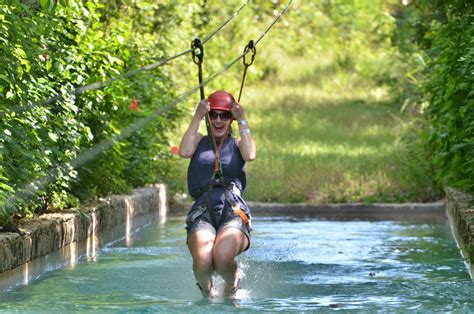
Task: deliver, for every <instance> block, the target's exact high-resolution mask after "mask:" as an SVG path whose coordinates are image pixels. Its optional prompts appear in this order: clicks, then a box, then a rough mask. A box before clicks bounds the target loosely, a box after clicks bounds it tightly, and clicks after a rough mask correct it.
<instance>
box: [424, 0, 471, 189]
mask: <svg viewBox="0 0 474 314" xmlns="http://www.w3.org/2000/svg"><path fill="white" fill-rule="evenodd" d="M445 10H446V11H445V12H446V16H447V21H446V22H445V23H442V22H434V23H433V24H432V25H431V28H430V30H429V32H428V33H427V34H426V36H427V37H429V38H430V40H431V41H432V45H431V47H430V49H429V50H428V54H429V62H428V66H427V68H426V78H425V81H424V84H423V87H424V91H425V92H426V96H427V100H428V101H429V107H428V116H429V120H430V129H429V142H428V145H430V146H431V147H432V148H433V151H434V160H435V165H436V166H437V170H438V171H437V177H438V180H439V182H442V183H443V184H448V185H451V186H453V187H456V188H460V189H462V190H464V191H467V192H470V193H474V90H473V86H474V76H473V75H472V74H473V73H474V8H473V7H472V5H470V4H468V3H467V2H466V3H464V2H462V1H458V2H455V3H454V4H452V5H448V6H446V7H445Z"/></svg>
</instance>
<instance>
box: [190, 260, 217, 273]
mask: <svg viewBox="0 0 474 314" xmlns="http://www.w3.org/2000/svg"><path fill="white" fill-rule="evenodd" d="M213 269H214V263H213V260H212V256H205V257H195V258H193V270H194V271H195V272H199V273H208V272H210V271H212V270H213Z"/></svg>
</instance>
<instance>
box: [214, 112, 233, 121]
mask: <svg viewBox="0 0 474 314" xmlns="http://www.w3.org/2000/svg"><path fill="white" fill-rule="evenodd" d="M209 117H210V118H211V120H217V117H220V118H221V121H227V120H229V119H230V118H232V114H231V113H230V112H228V111H224V112H222V113H217V112H215V111H209Z"/></svg>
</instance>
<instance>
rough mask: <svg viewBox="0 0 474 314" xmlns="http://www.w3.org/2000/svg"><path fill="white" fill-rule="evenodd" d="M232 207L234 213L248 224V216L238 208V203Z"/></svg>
mask: <svg viewBox="0 0 474 314" xmlns="http://www.w3.org/2000/svg"><path fill="white" fill-rule="evenodd" d="M232 209H233V210H234V213H236V214H237V215H239V216H240V218H242V220H243V221H244V223H246V224H248V223H249V217H248V216H247V215H245V213H244V212H243V211H242V210H241V209H240V207H239V205H237V204H236V205H234V206H232Z"/></svg>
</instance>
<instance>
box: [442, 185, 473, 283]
mask: <svg viewBox="0 0 474 314" xmlns="http://www.w3.org/2000/svg"><path fill="white" fill-rule="evenodd" d="M444 191H445V195H446V197H445V199H446V213H447V215H448V217H449V219H450V224H451V230H452V231H453V236H454V238H455V239H456V242H457V244H458V247H459V249H460V251H461V254H462V255H463V257H464V259H465V260H466V263H467V266H468V270H469V272H470V275H471V278H472V279H474V266H473V265H474V207H472V206H470V205H469V201H470V198H471V196H470V195H468V194H466V193H463V192H461V191H458V190H456V189H453V188H451V187H445V188H444Z"/></svg>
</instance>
